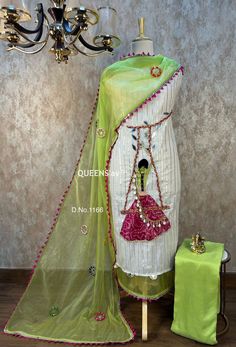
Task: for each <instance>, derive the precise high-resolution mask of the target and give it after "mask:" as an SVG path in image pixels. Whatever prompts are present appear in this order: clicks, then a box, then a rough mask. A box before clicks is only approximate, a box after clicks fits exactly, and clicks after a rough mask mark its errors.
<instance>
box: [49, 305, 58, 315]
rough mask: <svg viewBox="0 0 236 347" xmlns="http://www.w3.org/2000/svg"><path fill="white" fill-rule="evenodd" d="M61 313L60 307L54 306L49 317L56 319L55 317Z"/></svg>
mask: <svg viewBox="0 0 236 347" xmlns="http://www.w3.org/2000/svg"><path fill="white" fill-rule="evenodd" d="M59 313H60V310H59V307H58V306H55V305H54V306H52V307H51V309H50V311H49V315H50V316H51V317H55V316H57V315H58V314H59Z"/></svg>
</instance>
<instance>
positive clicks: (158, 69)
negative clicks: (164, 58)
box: [150, 66, 162, 77]
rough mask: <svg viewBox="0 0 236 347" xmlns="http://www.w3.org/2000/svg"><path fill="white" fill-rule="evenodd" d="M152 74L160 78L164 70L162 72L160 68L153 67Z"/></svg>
mask: <svg viewBox="0 0 236 347" xmlns="http://www.w3.org/2000/svg"><path fill="white" fill-rule="evenodd" d="M150 74H151V75H152V76H153V77H160V76H161V74H162V70H161V69H160V68H159V67H158V66H153V67H152V68H151V71H150Z"/></svg>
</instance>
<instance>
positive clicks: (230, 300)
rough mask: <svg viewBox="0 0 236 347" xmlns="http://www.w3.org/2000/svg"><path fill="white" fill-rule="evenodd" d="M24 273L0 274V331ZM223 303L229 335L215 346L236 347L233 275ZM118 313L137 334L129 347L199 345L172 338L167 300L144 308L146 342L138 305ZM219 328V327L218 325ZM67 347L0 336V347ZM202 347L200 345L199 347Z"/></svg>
mask: <svg viewBox="0 0 236 347" xmlns="http://www.w3.org/2000/svg"><path fill="white" fill-rule="evenodd" d="M27 278H28V273H26V272H24V271H22V272H21V271H14V270H13V271H11V272H9V271H6V270H4V271H3V270H2V271H0V327H1V331H2V330H3V326H4V323H5V321H6V320H7V319H8V318H9V315H10V313H11V312H12V310H13V308H14V307H15V304H16V303H17V302H18V300H19V298H20V297H21V295H22V293H23V292H24V289H25V286H26V283H27ZM226 298H227V303H226V305H227V306H226V313H227V315H228V318H229V320H230V330H229V332H228V333H227V334H226V335H224V336H222V337H220V338H219V339H218V342H219V344H218V345H219V346H222V347H226V346H227V347H236V274H234V275H228V276H227V295H226ZM121 309H122V310H123V311H124V314H125V316H126V318H127V319H128V320H129V321H130V322H131V323H132V325H133V326H134V327H135V329H136V331H137V336H136V338H135V341H134V342H131V343H129V344H133V345H136V346H137V347H138V346H141V345H145V346H146V347H149V346H150V347H152V346H153V347H154V346H157V347H162V346H163V347H183V346H189V347H192V346H193V347H196V346H201V345H202V344H200V343H197V342H194V341H191V340H189V339H185V338H183V337H181V336H178V335H175V334H173V333H172V332H171V331H170V325H171V317H172V312H173V302H172V299H171V297H170V296H166V297H163V298H161V299H160V300H158V301H153V302H151V303H149V304H148V310H149V311H148V323H149V336H148V341H147V342H143V341H142V339H141V318H142V317H141V301H137V300H135V299H132V298H127V297H126V298H123V299H122V301H121ZM219 325H220V324H219ZM53 345H54V346H64V345H65V346H68V347H69V345H68V344H61V343H60V344H59V343H55V344H54V343H53V344H49V343H47V342H42V341H37V340H35V341H32V340H27V339H19V338H17V337H14V336H7V335H4V334H0V347H18V346H19V347H35V346H37V347H46V346H47V347H49V346H53ZM202 346H203V345H202Z"/></svg>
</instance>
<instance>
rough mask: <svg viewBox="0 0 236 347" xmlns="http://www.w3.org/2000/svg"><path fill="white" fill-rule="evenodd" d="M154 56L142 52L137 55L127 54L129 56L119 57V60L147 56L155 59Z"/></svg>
mask: <svg viewBox="0 0 236 347" xmlns="http://www.w3.org/2000/svg"><path fill="white" fill-rule="evenodd" d="M155 55H156V54H151V53H149V52H148V53H145V52H142V53H138V54H135V53H134V52H132V53H129V54H127V55H126V54H124V55H122V56H120V58H119V59H120V60H123V59H126V58H131V57H143V56H147V57H155Z"/></svg>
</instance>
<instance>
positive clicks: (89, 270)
mask: <svg viewBox="0 0 236 347" xmlns="http://www.w3.org/2000/svg"><path fill="white" fill-rule="evenodd" d="M88 272H89V274H90V275H91V276H95V275H96V267H95V266H93V265H92V266H90V268H89V269H88Z"/></svg>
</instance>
